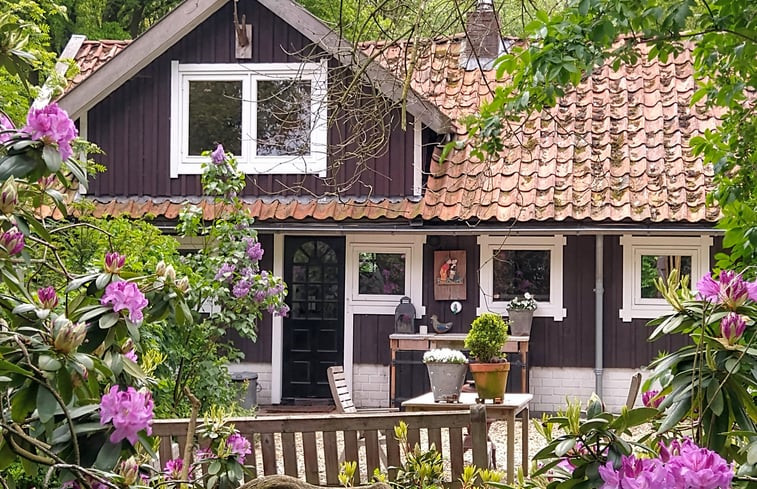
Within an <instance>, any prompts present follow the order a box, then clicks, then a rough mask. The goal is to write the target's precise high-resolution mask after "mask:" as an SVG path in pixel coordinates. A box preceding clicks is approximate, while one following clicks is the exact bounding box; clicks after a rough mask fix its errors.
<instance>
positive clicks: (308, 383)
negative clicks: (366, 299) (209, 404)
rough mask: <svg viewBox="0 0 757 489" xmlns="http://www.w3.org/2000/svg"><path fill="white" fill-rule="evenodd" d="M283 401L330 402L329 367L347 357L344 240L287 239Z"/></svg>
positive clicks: (285, 257) (327, 238)
mask: <svg viewBox="0 0 757 489" xmlns="http://www.w3.org/2000/svg"><path fill="white" fill-rule="evenodd" d="M284 248H285V250H284V259H285V262H284V280H285V281H286V283H287V285H288V289H289V294H288V296H287V304H289V306H290V307H291V311H290V312H289V316H288V317H287V318H285V319H284V334H283V339H284V355H283V386H282V397H283V400H284V401H291V400H294V399H297V398H330V397H331V393H330V391H329V381H328V377H327V376H326V369H327V368H328V367H330V366H332V365H341V364H342V363H343V359H344V238H341V237H318V238H316V237H300V236H291V237H287V238H286V241H285V245H284Z"/></svg>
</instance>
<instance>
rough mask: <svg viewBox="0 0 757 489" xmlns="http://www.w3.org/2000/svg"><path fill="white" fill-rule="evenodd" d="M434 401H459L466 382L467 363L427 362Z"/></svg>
mask: <svg viewBox="0 0 757 489" xmlns="http://www.w3.org/2000/svg"><path fill="white" fill-rule="evenodd" d="M426 368H427V369H428V378H429V380H430V381H431V391H432V392H433V394H434V402H457V400H458V399H459V398H460V389H462V387H463V383H464V382H465V373H466V372H467V371H468V365H467V364H465V363H447V362H429V363H427V364H426Z"/></svg>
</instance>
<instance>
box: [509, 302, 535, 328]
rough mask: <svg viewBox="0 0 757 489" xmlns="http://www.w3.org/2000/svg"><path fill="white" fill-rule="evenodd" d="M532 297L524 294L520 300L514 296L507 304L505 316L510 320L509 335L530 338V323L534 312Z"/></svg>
mask: <svg viewBox="0 0 757 489" xmlns="http://www.w3.org/2000/svg"><path fill="white" fill-rule="evenodd" d="M536 305H537V304H536V300H534V296H532V295H531V294H529V293H528V292H526V293H525V294H523V298H522V299H520V298H518V296H517V295H516V296H515V297H513V299H512V300H511V301H510V302H508V303H507V316H508V318H509V320H510V333H511V334H512V335H514V336H531V321H532V320H533V318H534V311H535V310H536Z"/></svg>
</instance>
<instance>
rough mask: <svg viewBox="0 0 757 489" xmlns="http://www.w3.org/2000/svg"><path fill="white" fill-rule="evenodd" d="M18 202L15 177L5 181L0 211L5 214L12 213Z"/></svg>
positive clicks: (1, 193)
mask: <svg viewBox="0 0 757 489" xmlns="http://www.w3.org/2000/svg"><path fill="white" fill-rule="evenodd" d="M16 204H18V190H17V188H16V181H15V180H14V179H13V177H12V176H11V177H8V179H7V180H6V181H5V183H3V186H2V188H0V212H2V213H3V214H12V213H13V211H14V210H15V209H16Z"/></svg>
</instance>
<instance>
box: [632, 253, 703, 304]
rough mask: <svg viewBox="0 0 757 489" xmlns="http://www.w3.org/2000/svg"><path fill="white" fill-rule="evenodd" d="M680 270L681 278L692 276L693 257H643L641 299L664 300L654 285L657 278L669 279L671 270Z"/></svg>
mask: <svg viewBox="0 0 757 489" xmlns="http://www.w3.org/2000/svg"><path fill="white" fill-rule="evenodd" d="M673 269H675V270H678V271H679V272H680V276H681V277H683V276H684V275H688V276H691V256H675V255H642V257H641V298H642V299H662V295H660V292H659V291H658V290H657V287H655V285H654V280H655V279H656V278H657V277H663V278H664V279H667V278H668V275H669V274H670V271H671V270H673Z"/></svg>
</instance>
